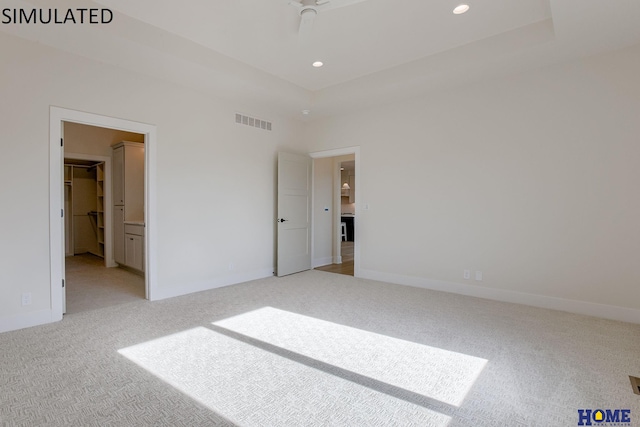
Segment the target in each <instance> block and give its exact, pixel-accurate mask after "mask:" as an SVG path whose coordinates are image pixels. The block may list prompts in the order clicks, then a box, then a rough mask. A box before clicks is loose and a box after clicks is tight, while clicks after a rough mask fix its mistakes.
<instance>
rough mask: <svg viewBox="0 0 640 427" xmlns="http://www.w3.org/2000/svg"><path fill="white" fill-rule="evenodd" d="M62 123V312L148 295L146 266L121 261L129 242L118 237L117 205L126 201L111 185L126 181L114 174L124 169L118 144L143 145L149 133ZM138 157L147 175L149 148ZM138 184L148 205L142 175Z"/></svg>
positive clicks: (141, 202)
mask: <svg viewBox="0 0 640 427" xmlns="http://www.w3.org/2000/svg"><path fill="white" fill-rule="evenodd" d="M62 126H63V128H62V131H63V134H64V144H63V150H64V165H63V168H64V173H63V179H64V183H63V185H64V210H65V213H66V214H65V217H64V236H63V241H64V247H65V250H64V255H65V259H64V268H65V273H66V277H65V282H66V283H65V291H66V292H65V295H64V300H63V312H65V313H78V312H82V311H89V310H94V309H98V308H103V307H108V306H113V305H119V304H123V303H127V302H130V301H134V300H139V299H144V298H145V277H144V272H143V269H141V268H139V269H131V268H127V267H126V266H125V264H124V262H123V260H118V262H116V259H115V258H114V251H116V250H117V249H116V248H117V246H118V245H124V241H123V240H122V237H124V235H123V236H120V237H121V238H120V239H118V237H117V236H118V234H117V233H118V232H120V233H123V230H124V224H123V221H124V218H120V217H119V216H118V212H119V211H118V209H119V210H120V211H122V210H123V208H124V207H123V206H115V205H116V201H115V200H114V199H113V197H112V195H113V193H112V189H113V185H114V183H115V184H116V185H118V183H120V184H123V183H122V182H121V181H122V180H118V179H117V177H114V172H115V173H116V174H122V173H123V171H122V170H120V169H118V167H119V166H121V165H119V161H120V160H121V159H119V158H118V157H117V155H116V156H115V158H116V161H115V162H114V161H113V160H114V152H115V150H114V145H115V146H118V145H120V146H121V145H122V143H121V142H122V141H130V143H131V144H132V145H139V146H141V147H144V140H145V135H143V134H138V133H132V132H124V131H120V130H115V129H109V128H103V127H98V126H90V125H86V124H80V123H74V122H63V123H62ZM142 150H144V149H143V148H142ZM138 157H139V158H138V164H137V165H136V166H135V167H136V168H137V169H141V170H138V171H137V175H138V176H139V177H142V178H141V179H143V177H144V154H143V155H142V157H140V156H138ZM114 168H115V169H116V170H114ZM114 178H115V179H114ZM138 186H139V187H140V191H138V195H137V197H139V198H140V200H138V201H137V203H138V204H139V205H140V206H143V205H144V190H143V189H144V183H143V181H142V182H139V185H138ZM139 216H140V218H136V219H138V220H139V221H138V222H140V223H142V224H144V215H143V213H141V214H140V215H139ZM141 229H143V227H141ZM132 237H133V236H132ZM135 237H136V239H138V240H141V239H142V237H140V236H135ZM141 253H142V252H141ZM141 263H142V264H144V263H143V261H142V262H141ZM119 267H123V268H119Z"/></svg>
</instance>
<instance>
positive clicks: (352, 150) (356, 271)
mask: <svg viewBox="0 0 640 427" xmlns="http://www.w3.org/2000/svg"><path fill="white" fill-rule="evenodd" d="M348 154H353V155H354V156H355V167H356V185H355V192H356V216H355V218H354V219H353V228H354V239H353V240H354V242H353V276H354V277H360V242H361V239H360V217H361V216H362V213H360V214H358V212H362V208H361V206H362V203H361V199H362V192H361V191H360V181H361V179H358V174H360V176H362V174H361V173H360V146H355V147H345V148H336V149H333V150H325V151H315V152H313V153H309V156H311V158H312V159H322V158H327V157H339V156H345V155H348ZM313 176H314V174H313V172H312V178H311V179H312V185H311V192H312V194H311V226H312V227H313V229H312V233H311V259H312V260H313V259H315V256H314V239H315V221H314V212H315V207H314V203H315V195H314V194H313V189H314V185H313V184H314V183H313ZM334 187H335V186H334ZM333 191H335V188H334V190H333ZM333 212H334V221H333V223H334V224H336V223H337V224H340V218H339V217H340V209H339V206H338V207H334V208H333ZM334 228H335V227H334ZM334 234H337V233H335V232H334ZM335 237H337V236H334V238H335Z"/></svg>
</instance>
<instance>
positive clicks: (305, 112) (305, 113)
mask: <svg viewBox="0 0 640 427" xmlns="http://www.w3.org/2000/svg"><path fill="white" fill-rule="evenodd" d="M309 113H311V111H310V110H302V114H304V115H305V116H308V115H309Z"/></svg>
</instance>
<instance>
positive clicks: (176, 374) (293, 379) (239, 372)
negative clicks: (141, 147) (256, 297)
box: [118, 311, 451, 427]
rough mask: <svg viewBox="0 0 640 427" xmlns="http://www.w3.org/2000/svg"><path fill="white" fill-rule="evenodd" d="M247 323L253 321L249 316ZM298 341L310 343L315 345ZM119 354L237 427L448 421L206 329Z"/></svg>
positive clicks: (436, 425)
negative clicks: (249, 320) (238, 426)
mask: <svg viewBox="0 0 640 427" xmlns="http://www.w3.org/2000/svg"><path fill="white" fill-rule="evenodd" d="M269 313H271V314H273V312H269V311H267V312H261V313H258V316H265V315H268V314H269ZM267 317H268V316H267ZM241 319H242V318H236V321H235V322H231V323H229V324H228V325H227V326H234V324H235V323H237V322H238V321H240V320H241ZM247 319H253V320H254V321H257V320H258V319H257V318H256V317H254V316H249V318H247ZM272 323H277V322H272ZM235 326H237V327H240V325H237V324H235ZM361 332H362V331H361ZM303 339H307V340H310V341H311V340H312V339H313V337H303ZM118 352H119V353H120V354H122V355H123V356H125V357H126V358H128V359H129V360H131V361H133V362H134V363H136V364H138V365H139V366H141V367H143V368H144V369H146V370H147V371H149V372H151V373H152V374H153V375H155V376H157V377H158V378H160V379H162V380H163V381H165V382H167V383H168V384H170V385H172V386H173V387H175V388H177V389H178V390H180V391H182V392H183V393H185V394H187V395H188V396H190V397H191V398H193V399H195V400H196V401H198V402H200V403H202V404H204V405H205V406H207V407H208V408H210V409H211V410H213V411H215V412H216V413H218V414H219V415H222V416H223V417H226V418H228V419H229V420H231V421H232V422H234V423H236V424H239V425H243V426H265V425H274V426H276V425H277V426H296V427H299V426H303V425H306V426H311V425H368V426H376V425H379V426H384V425H393V424H395V425H420V426H433V427H446V426H447V425H448V424H449V421H450V420H451V418H450V417H449V416H447V415H444V414H442V413H439V412H437V411H433V410H430V409H428V408H425V407H422V406H419V405H415V404H413V403H410V402H407V401H404V400H401V399H397V398H395V397H392V396H389V395H387V394H384V393H380V392H378V391H375V390H372V389H370V388H367V387H364V386H362V385H359V384H356V383H354V382H351V381H347V380H344V379H342V378H340V377H336V376H334V375H330V374H327V373H325V372H322V371H320V370H317V369H313V368H310V367H308V366H306V365H304V364H301V363H297V362H294V361H292V360H290V359H287V358H284V357H281V356H278V355H276V354H273V353H270V352H268V351H265V350H262V349H260V348H257V347H255V346H252V345H250V344H246V343H244V342H241V341H238V340H235V339H233V338H230V337H228V336H225V335H223V334H220V333H217V332H215V331H212V330H210V329H207V328H204V327H197V328H194V329H189V330H186V331H183V332H180V333H177V334H173V335H168V336H165V337H162V338H158V339H155V340H152V341H148V342H145V343H141V344H138V345H134V346H131V347H127V348H123V349H120V350H118Z"/></svg>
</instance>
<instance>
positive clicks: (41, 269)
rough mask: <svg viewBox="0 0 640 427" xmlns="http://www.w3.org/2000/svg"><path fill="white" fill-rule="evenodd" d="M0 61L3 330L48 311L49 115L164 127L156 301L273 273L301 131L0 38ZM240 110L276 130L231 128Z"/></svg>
mask: <svg viewBox="0 0 640 427" xmlns="http://www.w3.org/2000/svg"><path fill="white" fill-rule="evenodd" d="M0 51H1V52H2V67H1V73H2V74H1V77H2V78H1V79H0V105H1V106H2V114H0V139H1V140H2V141H4V142H3V155H2V156H0V193H1V194H2V195H3V199H4V200H5V203H6V204H4V206H9V207H10V208H4V209H1V210H0V235H1V236H2V239H1V240H0V331H2V330H7V329H12V328H15V327H19V326H20V325H23V324H28V323H29V316H35V315H36V314H37V313H42V312H43V311H46V310H49V309H50V307H51V301H50V277H49V257H50V254H49V219H48V211H49V168H48V164H49V143H48V139H49V108H50V106H51V105H55V106H59V107H64V108H68V109H74V110H80V111H87V112H91V113H96V114H101V115H105V116H111V117H118V118H124V119H127V120H132V121H138V122H143V123H149V124H154V125H156V126H157V135H158V138H157V139H158V141H157V148H156V151H155V152H156V153H157V183H156V186H155V188H156V189H157V227H158V228H157V229H158V230H159V235H158V239H157V240H158V250H157V255H158V284H157V286H158V294H159V296H160V297H165V296H172V295H179V294H183V293H187V292H192V291H196V290H202V289H207V288H211V287H215V286H219V285H222V284H228V283H235V282H239V281H243V280H247V279H249V278H254V277H263V276H265V275H270V274H271V272H272V271H273V267H274V259H275V256H274V232H275V207H274V205H275V203H274V202H275V180H276V172H275V166H276V152H277V151H278V150H289V151H292V150H303V151H306V149H305V147H304V146H303V144H301V140H302V138H301V135H302V124H301V123H299V122H295V121H290V120H286V119H284V118H282V117H279V116H275V115H273V114H272V113H271V112H270V111H265V110H260V109H259V108H257V107H255V106H254V105H248V104H238V105H231V104H229V103H221V102H218V101H217V100H216V99H212V98H211V97H209V96H203V95H201V94H200V93H198V92H196V91H193V90H191V89H187V88H183V87H180V86H176V85H173V84H169V83H166V82H163V81H161V80H156V79H153V78H149V77H147V76H143V75H138V74H135V73H133V72H130V71H126V70H123V69H119V68H117V67H112V66H108V65H105V64H102V63H99V62H95V61H92V60H87V59H83V58H81V57H77V56H74V55H71V54H68V53H64V52H61V51H58V50H54V49H51V48H48V47H44V46H42V45H39V44H36V43H32V42H29V41H25V40H23V39H19V38H14V37H11V36H7V35H6V34H3V33H0ZM236 111H241V112H246V113H250V114H255V115H256V116H258V117H262V118H264V119H267V120H270V121H272V122H273V131H271V132H267V131H262V130H258V129H254V128H249V127H248V126H241V125H237V124H235V123H234V113H235V112H236ZM24 170H29V171H30V173H29V174H28V175H24V174H22V171H24ZM230 263H233V269H230V268H229V265H230ZM24 292H31V293H32V299H33V303H32V304H31V305H29V306H22V305H21V295H22V293H24ZM39 318H41V317H39Z"/></svg>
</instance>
